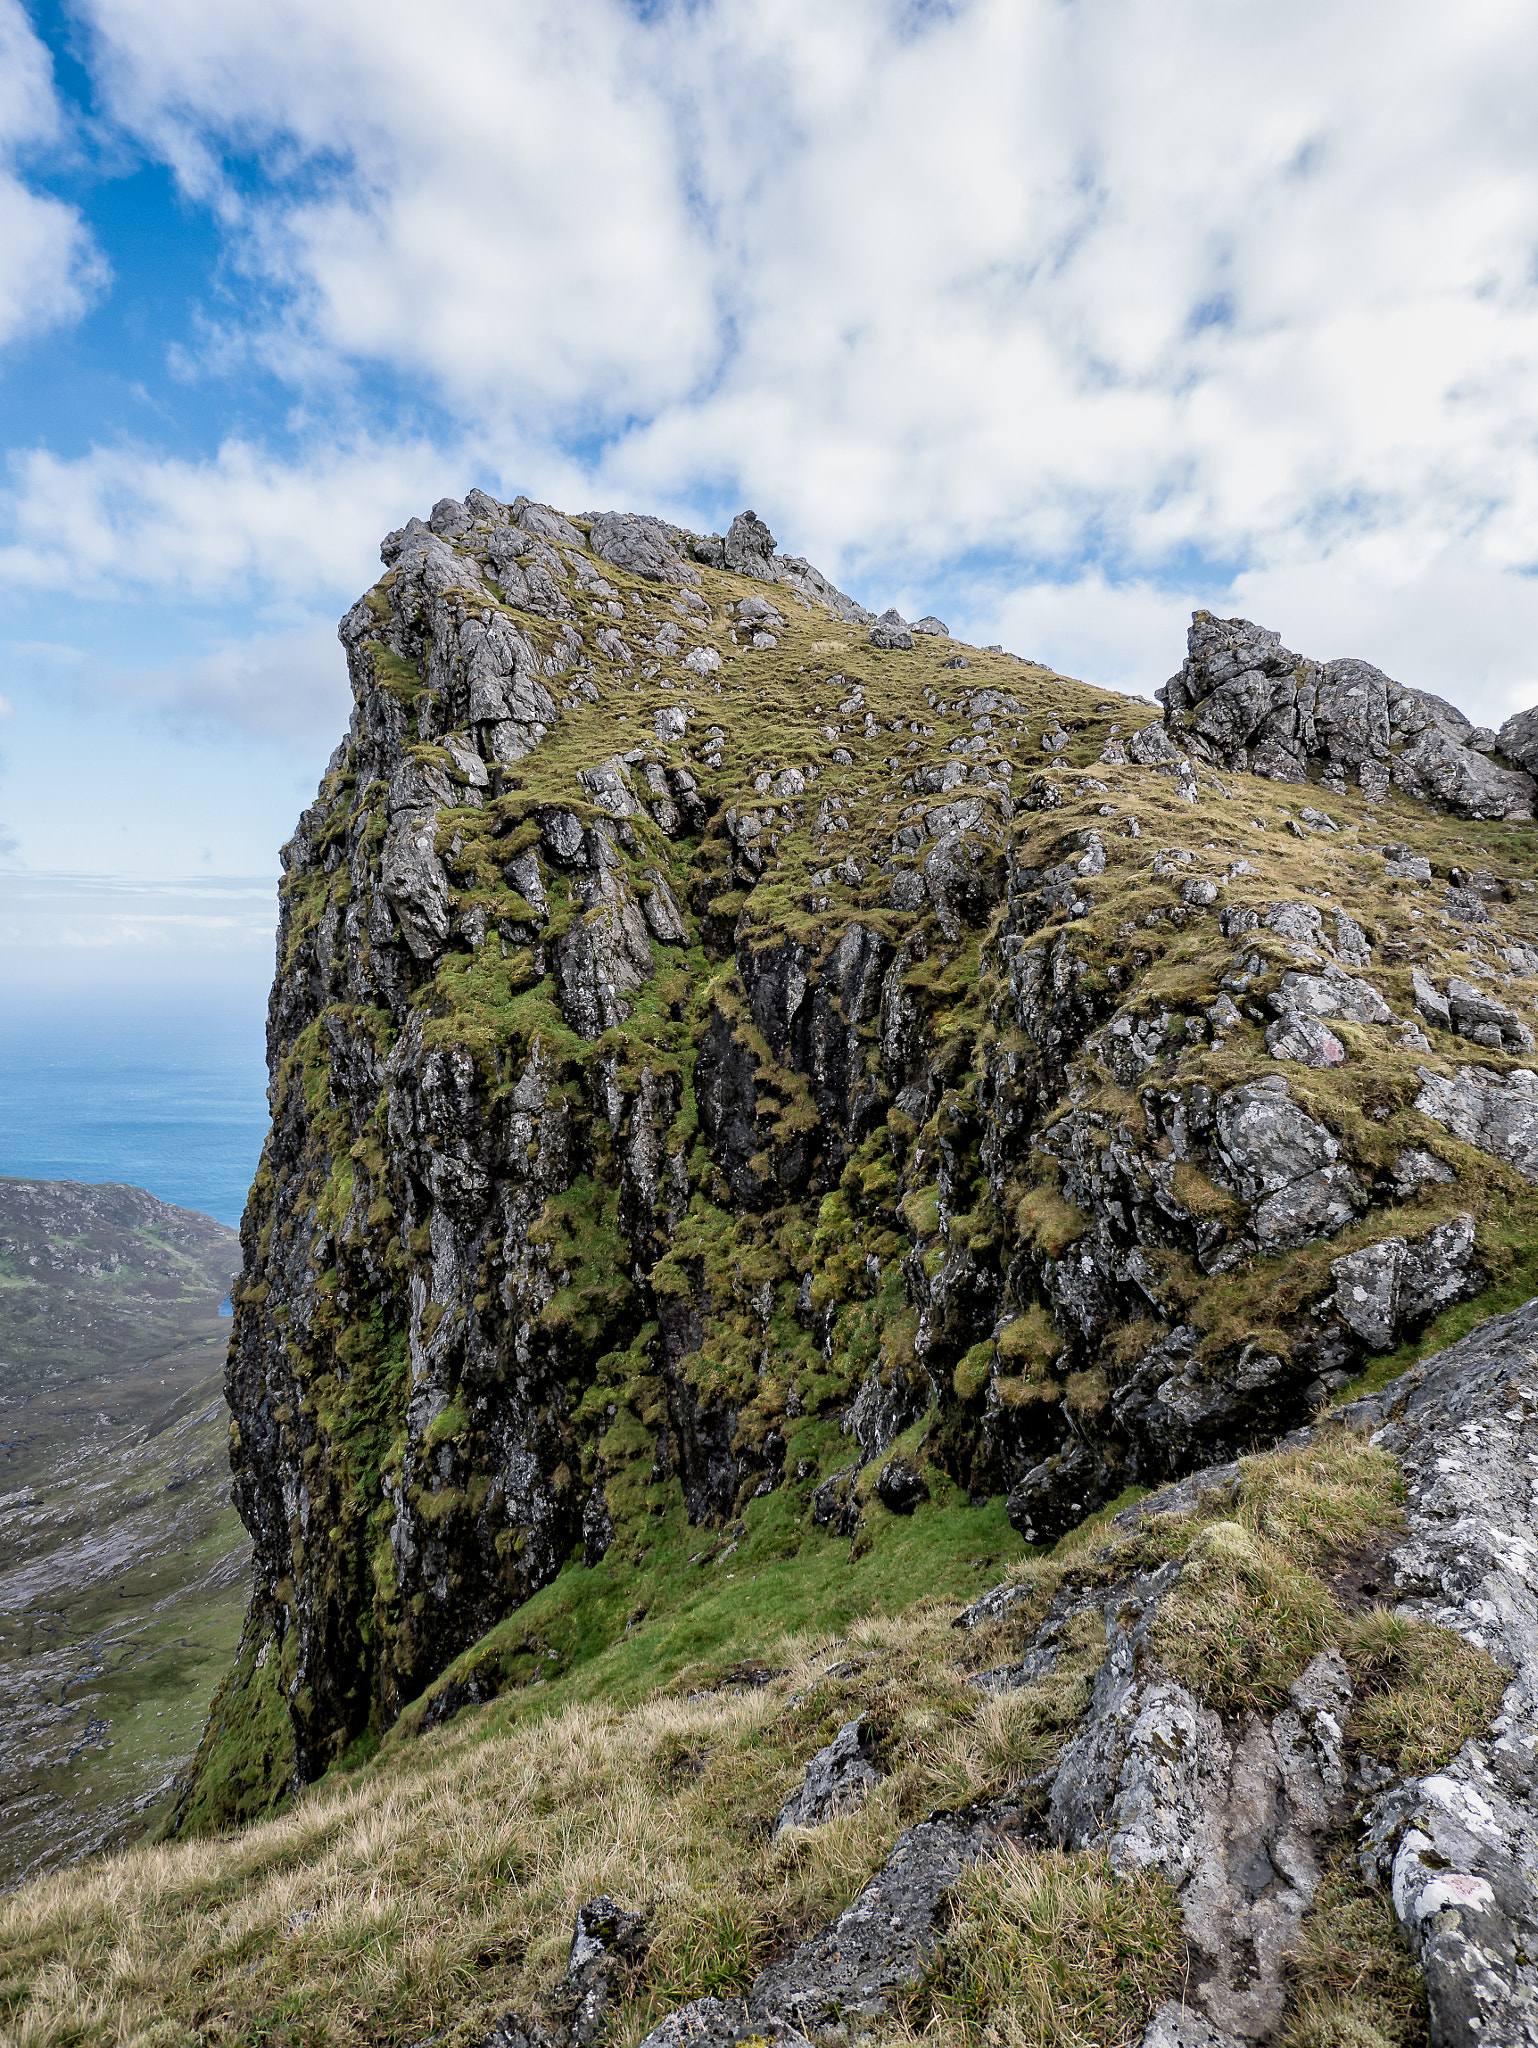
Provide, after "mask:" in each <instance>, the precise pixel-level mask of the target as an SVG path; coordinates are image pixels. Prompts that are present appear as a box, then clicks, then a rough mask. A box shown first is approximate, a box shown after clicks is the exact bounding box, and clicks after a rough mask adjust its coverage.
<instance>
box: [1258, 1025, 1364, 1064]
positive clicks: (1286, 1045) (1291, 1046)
mask: <svg viewBox="0 0 1538 2048" xmlns="http://www.w3.org/2000/svg"><path fill="white" fill-rule="evenodd" d="M1266 1051H1267V1052H1268V1053H1270V1055H1271V1057H1272V1059H1274V1060H1296V1061H1298V1063H1299V1064H1300V1065H1302V1066H1305V1067H1338V1066H1339V1065H1340V1064H1341V1062H1342V1061H1343V1060H1344V1059H1345V1057H1346V1048H1345V1047H1344V1046H1343V1045H1342V1044H1341V1042H1340V1040H1339V1039H1338V1038H1337V1037H1336V1036H1335V1033H1334V1032H1333V1031H1332V1030H1331V1029H1330V1028H1329V1026H1328V1025H1327V1024H1323V1023H1321V1022H1320V1020H1319V1019H1318V1018H1317V1017H1310V1016H1307V1015H1299V1014H1296V1013H1292V1012H1289V1013H1288V1014H1286V1015H1284V1016H1280V1017H1278V1018H1277V1020H1276V1022H1275V1023H1274V1024H1271V1025H1268V1026H1267V1028H1266Z"/></svg>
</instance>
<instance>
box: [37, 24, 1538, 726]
mask: <svg viewBox="0 0 1538 2048" xmlns="http://www.w3.org/2000/svg"><path fill="white" fill-rule="evenodd" d="M82 19H83V20H84V22H85V23H86V25H87V27H88V30H89V45H88V48H89V61H90V63H91V66H92V69H93V74H94V76H95V79H96V82H97V85H98V89H99V91H100V93H101V95H102V99H103V104H104V106H105V107H106V109H107V110H108V113H109V115H110V117H111V119H112V121H113V122H115V123H116V124H117V128H118V130H119V132H121V133H122V134H124V135H127V136H129V137H131V138H133V140H134V142H135V144H136V145H137V147H138V148H139V149H141V150H142V151H143V152H145V153H146V154H147V155H148V156H150V157H151V158H153V159H154V160H157V161H161V162H164V163H167V164H170V165H172V166H174V168H175V170H176V174H177V176H178V178H179V179H180V181H181V184H182V187H183V189H184V191H185V192H186V193H187V194H188V195H189V197H190V198H191V199H193V200H194V201H196V203H197V204H199V205H200V206H203V207H206V208H208V209H210V210H211V211H212V213H213V214H214V216H215V217H216V218H217V219H218V220H219V222H220V223H221V229H222V234H223V236H224V238H225V246H226V249H227V251H228V257H229V261H230V263H231V264H232V265H233V266H234V267H235V268H236V269H238V270H239V272H240V274H241V275H242V277H243V278H244V279H245V280H246V281H247V282H248V284H249V286H250V288H251V296H250V297H249V299H242V300H241V301H240V302H239V303H240V305H241V307H242V308H243V311H242V312H241V314H240V317H239V318H238V319H236V318H235V316H233V315H227V316H222V317H223V324H222V325H220V324H219V323H218V322H215V323H214V324H213V326H212V327H211V328H209V329H208V330H207V331H208V334H209V340H208V350H209V354H208V362H207V365H206V366H205V367H206V371H207V374H209V375H213V374H214V366H215V365H217V366H218V370H219V373H220V374H223V375H227V376H231V377H233V378H236V379H238V378H239V376H240V375H241V373H242V372H241V366H242V365H244V366H247V367H248V368H250V369H252V370H255V369H258V368H259V369H260V372H261V374H262V375H263V376H266V377H276V378H277V379H278V381H279V383H280V385H281V387H282V388H283V389H285V390H287V391H288V392H290V393H291V394H292V396H293V399H294V401H295V403H296V405H297V406H300V407H302V411H301V412H298V413H296V414H295V415H294V416H292V417H290V418H288V419H285V420H284V421H283V422H282V429H281V432H279V431H277V430H276V429H274V431H272V432H270V433H265V434H264V433H255V434H253V433H251V432H249V431H242V432H240V433H232V434H230V435H227V436H226V437H225V438H224V439H223V441H222V442H221V444H220V445H218V446H216V447H210V448H209V449H207V450H206V451H204V453H203V454H202V455H201V456H195V457H192V458H188V457H186V456H180V457H178V458H176V459H174V460H171V459H166V458H163V457H161V456H159V455H158V454H157V453H156V452H155V451H154V450H153V449H150V450H146V449H142V448H135V449H132V450H129V449H125V448H124V447H122V446H121V445H120V444H119V445H103V446H102V447H100V448H99V449H97V450H96V451H95V452H94V453H91V454H88V455H84V456H78V457H75V458H73V459H69V460H66V459H63V458H61V457H60V456H58V455H57V454H54V453H52V452H50V451H49V450H47V449H31V450H28V451H26V452H25V453H24V454H20V455H18V456H16V457H14V458H13V462H12V473H11V487H10V497H9V522H8V523H9V527H10V535H11V538H10V543H9V545H8V546H6V547H5V548H4V549H3V550H0V580H7V581H10V582H11V583H13V584H17V585H26V586H28V587H34V588H35V587H38V586H46V585H52V586H53V587H57V588H64V587H73V588H78V587H79V585H80V579H81V577H82V576H84V578H85V579H86V580H87V582H88V584H90V585H91V586H92V587H97V588H101V589H137V590H140V591H149V592H159V593H162V594H163V595H165V596H166V597H168V598H178V599H181V598H186V597H189V596H196V597H210V598H212V597H229V596H231V595H233V594H238V593H242V592H249V591H250V590H253V589H254V590H260V591H263V592H267V593H287V596H288V598H289V599H290V601H292V602H293V603H295V604H298V605H301V606H309V605H312V604H320V603H322V602H330V601H335V600H336V598H337V597H338V595H340V596H341V597H343V598H345V597H346V596H350V595H351V594H352V592H353V591H354V590H355V589H356V588H357V587H358V586H359V585H360V584H361V582H362V581H363V579H364V578H365V577H366V576H367V575H368V574H369V573H370V571H371V567H372V560H373V548H374V546H375V544H376V543H377V539H378V536H379V534H380V533H381V532H382V531H383V530H384V529H385V527H387V526H389V525H392V524H395V523H398V521H399V520H400V519H401V518H402V517H404V516H405V515H406V514H407V513H408V512H410V511H412V510H424V509H425V508H426V505H427V504H428V503H429V502H430V501H431V499H432V498H433V497H435V496H437V495H438V494H439V492H440V491H442V490H447V489H456V490H458V489H463V488H464V487H465V486H467V485H468V484H469V483H471V482H476V481H479V482H483V483H486V484H487V485H489V486H492V487H496V486H497V485H501V486H502V487H503V488H505V489H507V490H509V491H510V490H512V489H514V488H519V487H523V488H531V489H533V490H535V491H537V492H538V493H539V494H540V495H545V496H549V497H551V498H552V499H555V500H557V501H563V502H565V503H567V504H568V505H570V506H572V507H573V508H579V507H581V506H583V505H594V504H600V503H607V502H619V503H626V504H630V505H635V506H645V507H658V508H664V509H671V510H673V511H675V512H676V513H677V514H679V515H680V516H683V517H687V518H690V519H691V520H693V521H696V522H698V523H701V524H705V523H709V522H710V521H711V520H713V519H715V518H719V517H720V516H722V514H723V513H729V512H730V511H731V510H733V509H736V507H737V506H738V505H739V504H741V503H744V502H751V503H753V504H754V505H755V506H756V507H757V508H758V509H759V510H760V511H761V512H763V513H765V514H766V515H767V516H769V518H770V519H771V522H772V523H773V524H774V525H775V526H776V530H777V531H779V532H780V533H781V534H782V536H783V537H784V539H785V540H786V541H787V542H789V543H790V544H792V545H794V546H796V547H798V548H802V549H804V550H806V551H807V552H809V553H811V554H813V555H814V556H815V557H816V558H818V559H820V560H822V561H823V562H824V565H825V566H827V567H828V568H829V569H830V571H832V572H834V573H838V574H840V575H841V576H842V577H844V578H846V579H848V580H849V581H850V582H851V583H852V584H853V585H854V587H856V588H858V589H861V590H862V591H864V592H865V593H866V594H868V595H869V596H871V597H872V598H877V599H881V600H883V601H884V600H885V599H886V598H887V597H888V596H889V595H895V594H897V593H898V592H911V593H912V594H913V599H914V602H915V603H917V602H918V601H919V599H922V601H923V603H924V604H925V605H926V606H927V605H928V604H931V603H938V604H940V605H941V606H942V608H943V609H944V610H945V611H946V613H947V616H949V617H950V620H951V623H952V624H953V625H957V626H959V627H960V628H961V629H963V630H965V629H971V630H973V631H974V632H975V633H976V634H977V635H978V637H984V638H989V639H991V638H994V637H997V635H998V634H1000V633H1004V634H1005V635H1006V637H1009V638H1012V639H1013V640H1014V641H1015V642H1016V644H1021V643H1024V644H1025V648H1026V651H1030V652H1033V653H1037V654H1040V655H1042V656H1044V657H1046V658H1050V659H1055V660H1057V661H1059V662H1060V663H1063V664H1064V665H1068V666H1078V667H1080V668H1082V669H1084V670H1085V671H1086V672H1088V673H1090V674H1093V675H1095V676H1096V677H1098V678H1100V679H1103V680H1107V681H1112V680H1118V681H1124V682H1128V683H1130V684H1132V685H1133V686H1134V687H1140V688H1148V687H1151V686H1152V684H1153V683H1155V682H1157V681H1159V680H1162V677H1163V675H1164V674H1166V673H1167V672H1168V670H1169V669H1170V668H1171V667H1172V666H1173V665H1174V664H1175V662H1176V661H1177V660H1178V658H1179V654H1180V638H1181V631H1182V627H1183V614H1184V612H1185V611H1186V610H1187V609H1188V608H1189V606H1190V605H1191V604H1192V603H1193V602H1218V603H1221V604H1225V605H1227V606H1230V607H1237V606H1239V605H1243V606H1246V607H1248V608H1251V609H1253V610H1254V611H1255V612H1256V613H1257V615H1259V616H1263V617H1264V618H1266V620H1267V622H1268V623H1271V624H1274V625H1276V626H1278V627H1279V628H1280V629H1281V630H1282V631H1283V633H1284V636H1285V637H1286V638H1287V639H1288V640H1289V641H1290V642H1291V643H1292V644H1294V645H1298V646H1301V647H1304V648H1306V649H1307V650H1308V651H1311V652H1317V653H1320V654H1324V655H1329V654H1335V653H1341V652H1346V651H1353V652H1358V653H1363V654H1367V655H1369V656H1370V657H1372V658H1375V659H1378V660H1381V661H1383V662H1384V663H1385V665H1387V666H1390V667H1393V668H1395V669H1397V670H1398V672H1400V673H1402V674H1404V676H1405V678H1406V680H1410V681H1417V682H1424V683H1427V684H1429V685H1431V686H1433V687H1438V688H1442V689H1445V690H1447V691H1448V692H1449V694H1452V695H1454V696H1456V697H1458V698H1459V700H1460V701H1463V702H1464V703H1465V704H1467V706H1468V708H1469V709H1470V710H1471V711H1472V710H1480V711H1482V712H1483V713H1485V714H1486V715H1489V714H1492V713H1496V712H1499V711H1501V710H1504V709H1508V708H1510V705H1511V704H1512V703H1513V702H1517V701H1521V702H1527V701H1531V700H1532V698H1533V697H1534V696H1538V663H1535V661H1534V659H1533V657H1532V655H1531V654H1530V653H1529V651H1528V650H1529V649H1530V648H1531V647H1532V646H1533V645H1534V642H1535V633H1538V579H1535V578H1534V576H1533V574H1532V571H1533V570H1534V568H1535V567H1538V448H1535V423H1534V419H1533V406H1532V399H1531V396H1530V394H1531V392H1532V390H1533V388H1534V370H1535V367H1538V284H1535V276H1538V269H1535V251H1538V165H1535V152H1534V144H1533V140H1532V131H1531V115H1530V109H1531V106H1532V104H1533V101H1534V96H1535V86H1538V17H1535V16H1533V14H1532V12H1531V10H1530V9H1527V8H1524V7H1521V6H1518V5H1516V4H1512V0H1470V4H1468V5H1465V6H1464V7H1461V8H1459V9H1456V10H1449V9H1447V8H1446V7H1445V6H1442V5H1439V4H1428V0H1396V4H1393V5H1388V4H1383V0H1367V4H1363V5H1360V6H1358V7H1354V8H1350V9H1341V8H1340V7H1339V6H1338V5H1334V4H1332V5H1324V4H1322V0H1300V4H1298V5H1296V6H1294V7H1292V8H1289V9H1287V10H1282V11H1278V10H1276V9H1275V8H1274V7H1268V6H1263V5H1260V4H1258V0H1238V4H1235V0H1159V4H1158V5H1155V4H1153V0H1105V4H1103V5H1100V6H1097V7H1095V8H1083V7H1075V6H1069V5H1063V4H1060V0H956V4H953V5H949V6H934V7H925V6H923V5H912V4H907V0H901V4H899V0H847V4H845V5H843V6H841V7H839V8H837V9H832V10H830V9H827V8H826V7H818V6H815V5H813V4H812V0H784V4H782V5H780V6H777V7H776V8H774V9H772V10H765V9H761V8H753V7H750V6H748V5H747V4H746V0H717V4H714V5H709V4H688V5H686V4H684V0H675V4H671V5H669V4H663V5H661V6H657V7H648V8H646V9H644V10H642V9H639V8H637V9H631V8H627V7H623V6H620V5H618V4H616V0H525V4H524V5H523V6H521V7H520V8H519V9H518V10H516V11H513V12H508V11H504V12H501V13H499V12H498V11H497V10H489V11H488V10H481V11H480V12H478V13H473V14H472V13H465V12H464V11H459V12H454V11H449V12H446V13H443V12H440V13H439V14H438V15H436V16H435V17H434V19H433V24H432V29H431V32H430V33H428V32H426V31H425V28H424V20H423V16H422V14H421V11H420V9H419V8H418V7H415V6H410V5H407V4H406V0H370V4H369V5H367V6H364V5H363V4H362V0H272V4H271V5H269V6H268V7H266V8H264V9H262V10H261V11H260V12H259V13H252V12H251V11H250V10H244V11H242V10H237V9H230V8H214V9H210V8H207V7H204V6H201V5H197V4H195V0H84V4H83V6H82ZM35 70H36V67H35V66H34V71H35ZM28 75H29V76H30V75H32V74H28ZM39 76H41V74H39ZM45 88H46V79H45V78H44V79H43V82H42V84H37V85H35V89H32V90H31V97H30V98H27V97H26V95H25V94H23V95H22V99H23V101H24V102H25V107H32V108H34V111H33V112H32V113H26V112H25V107H24V110H23V113H22V114H21V115H18V116H16V117H14V118H13V128H14V132H16V133H22V132H24V130H25V122H26V121H27V120H31V121H32V122H33V124H34V126H33V130H32V131H31V132H35V133H40V132H42V130H41V127H39V125H38V124H39V123H41V122H43V121H44V114H40V113H38V112H36V111H35V109H36V108H38V107H43V108H44V113H46V107H45V104H44V103H45V101H46V97H47V95H46V89H45ZM6 118H12V117H10V116H7V117H6ZM18 122H19V123H20V125H19V126H18V125H16V124H17V123H18ZM18 189H20V188H18ZM0 192H3V187H0ZM37 203H38V204H39V205H44V206H46V205H47V204H52V203H53V202H46V201H43V200H39V201H38V202H37ZM4 204H5V201H4V199H3V197H0V208H3V205H4ZM57 226H58V224H57V223H56V227H57ZM59 232H60V233H61V234H62V232H63V231H62V228H61V229H60V230H59ZM72 232H74V234H75V236H76V239H75V241H74V242H70V241H69V240H68V238H67V236H66V237H65V238H64V239H62V240H60V239H58V238H57V236H56V240H55V244H54V247H55V256H56V262H63V263H64V264H65V268H64V269H63V270H56V276H57V277H59V278H63V279H65V280H66V282H65V284H56V286H55V291H56V296H57V293H58V292H61V291H65V290H66V289H72V290H74V291H75V292H76V293H77V294H79V293H80V292H82V291H83V290H84V289H85V288H86V287H85V285H84V284H83V283H82V282H81V280H82V277H83V276H85V275H86V273H85V272H83V271H82V269H81V265H82V263H83V262H84V261H86V259H85V257H84V256H83V255H82V250H83V249H84V247H85V244H84V243H83V241H82V240H81V239H80V237H81V235H82V234H83V230H82V229H81V228H80V226H79V223H78V221H76V222H75V224H74V228H73V230H72ZM3 241H4V234H3V223H0V243H3ZM61 251H62V252H63V253H62V255H61V254H59V252H61ZM71 265H72V266H73V268H71V267H70V266H71ZM42 274H43V273H42V272H40V273H39V275H42ZM71 279H72V280H73V282H72V283H70V282H69V280H71ZM5 303H6V301H5V299H4V287H3V285H0V336H3V333H4V324H3V323H4V317H5V316H4V306H5ZM37 303H38V304H39V305H44V304H46V303H47V292H46V290H41V291H40V292H39V294H38V297H37ZM58 303H59V304H60V305H63V300H62V299H60V300H59V301H58ZM66 310H67V309H66ZM49 317H54V318H57V317H63V315H62V314H59V313H55V314H52V315H50V316H49ZM381 394H385V395H384V396H383V397H381ZM250 665H251V667H252V680H251V681H250V683H249V684H244V683H242V681H241V679H240V674H239V668H240V663H239V661H238V660H236V659H235V658H234V657H225V658H224V666H223V667H222V668H220V667H219V666H218V661H217V660H216V661H215V665H214V668H212V669H210V670H208V671H206V672H200V673H199V674H198V675H193V676H192V678H191V680H190V681H189V682H188V684H187V686H186V690H184V691H183V695H184V696H186V695H187V692H188V691H190V692H191V694H192V696H193V697H194V698H198V700H199V701H203V702H207V703H209V704H211V705H213V706H214V707H215V708H216V709H217V707H218V706H219V704H221V703H226V704H234V703H235V702H236V701H237V700H239V699H240V698H241V696H242V692H243V690H245V689H247V688H249V689H250V690H251V691H252V692H254V693H256V694H259V693H260V689H261V684H260V682H259V680H258V679H257V677H258V671H259V669H260V662H259V659H257V658H256V657H253V658H252V664H250ZM161 687H163V685H162V686H161ZM200 693H201V695H200ZM172 694H173V695H174V694H175V691H173V692H172ZM240 715H247V716H249V714H240Z"/></svg>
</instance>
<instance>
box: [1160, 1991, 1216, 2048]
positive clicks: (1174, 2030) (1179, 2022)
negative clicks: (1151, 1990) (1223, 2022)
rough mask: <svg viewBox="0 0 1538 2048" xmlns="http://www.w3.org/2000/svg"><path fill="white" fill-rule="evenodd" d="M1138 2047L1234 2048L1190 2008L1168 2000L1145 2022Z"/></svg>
mask: <svg viewBox="0 0 1538 2048" xmlns="http://www.w3.org/2000/svg"><path fill="white" fill-rule="evenodd" d="M1140 2048H1234V2037H1233V2035H1232V2034H1220V2033H1219V2032H1218V2030H1217V2028H1216V2027H1214V2026H1212V2025H1210V2024H1209V2022H1208V2021H1207V2020H1205V2019H1204V2018H1203V2017H1202V2015H1201V2014H1200V2013H1199V2012H1193V2011H1192V2010H1191V2008H1190V2006H1188V2005H1176V2004H1175V2003H1174V2002H1173V2001H1171V2002H1169V2003H1167V2004H1165V2005H1161V2006H1160V2007H1159V2010H1158V2011H1157V2012H1156V2013H1155V2014H1154V2016H1153V2018H1152V2019H1151V2020H1150V2021H1149V2023H1148V2028H1147V2031H1146V2032H1145V2033H1144V2035H1143V2039H1142V2042H1141V2044H1140Z"/></svg>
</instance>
